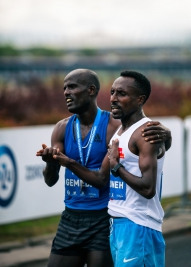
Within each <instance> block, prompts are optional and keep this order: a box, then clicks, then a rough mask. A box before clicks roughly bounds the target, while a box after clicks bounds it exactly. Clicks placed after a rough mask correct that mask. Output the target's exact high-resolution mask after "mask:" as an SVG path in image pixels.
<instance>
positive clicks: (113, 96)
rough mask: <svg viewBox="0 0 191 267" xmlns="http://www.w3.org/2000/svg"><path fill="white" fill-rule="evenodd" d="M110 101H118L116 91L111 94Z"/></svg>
mask: <svg viewBox="0 0 191 267" xmlns="http://www.w3.org/2000/svg"><path fill="white" fill-rule="evenodd" d="M110 101H111V102H115V101H117V95H116V94H115V93H113V94H112V95H111V96H110Z"/></svg>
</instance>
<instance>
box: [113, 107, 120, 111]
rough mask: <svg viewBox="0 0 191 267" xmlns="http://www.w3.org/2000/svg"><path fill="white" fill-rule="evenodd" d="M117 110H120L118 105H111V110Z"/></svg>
mask: <svg viewBox="0 0 191 267" xmlns="http://www.w3.org/2000/svg"><path fill="white" fill-rule="evenodd" d="M118 110H120V108H119V107H117V106H111V111H112V112H117V111H118Z"/></svg>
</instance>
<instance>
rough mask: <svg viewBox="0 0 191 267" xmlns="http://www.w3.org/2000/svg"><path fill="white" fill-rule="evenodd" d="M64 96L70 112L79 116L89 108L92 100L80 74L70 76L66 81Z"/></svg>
mask: <svg viewBox="0 0 191 267" xmlns="http://www.w3.org/2000/svg"><path fill="white" fill-rule="evenodd" d="M64 96H65V99H66V104H67V107H68V110H69V111H70V112H71V113H76V114H79V113H81V112H83V111H85V110H86V109H88V107H89V103H90V98H89V94H88V86H87V83H86V82H85V81H84V80H83V79H82V78H81V77H80V75H79V74H68V75H67V76H66V78H65V79H64Z"/></svg>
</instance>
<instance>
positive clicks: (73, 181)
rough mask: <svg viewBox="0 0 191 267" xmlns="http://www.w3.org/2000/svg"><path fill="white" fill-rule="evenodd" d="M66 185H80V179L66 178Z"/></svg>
mask: <svg viewBox="0 0 191 267" xmlns="http://www.w3.org/2000/svg"><path fill="white" fill-rule="evenodd" d="M66 185H67V186H73V187H75V186H76V185H77V186H80V180H75V179H68V178H67V179H66Z"/></svg>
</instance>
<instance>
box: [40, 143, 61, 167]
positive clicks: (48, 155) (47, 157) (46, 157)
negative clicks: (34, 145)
mask: <svg viewBox="0 0 191 267" xmlns="http://www.w3.org/2000/svg"><path fill="white" fill-rule="evenodd" d="M58 152H59V149H57V148H53V147H47V145H45V144H42V149H40V150H39V151H37V152H36V156H41V157H42V160H43V161H45V162H47V163H55V164H56V163H57V162H56V161H55V159H54V158H53V157H54V155H57V153H58Z"/></svg>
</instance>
